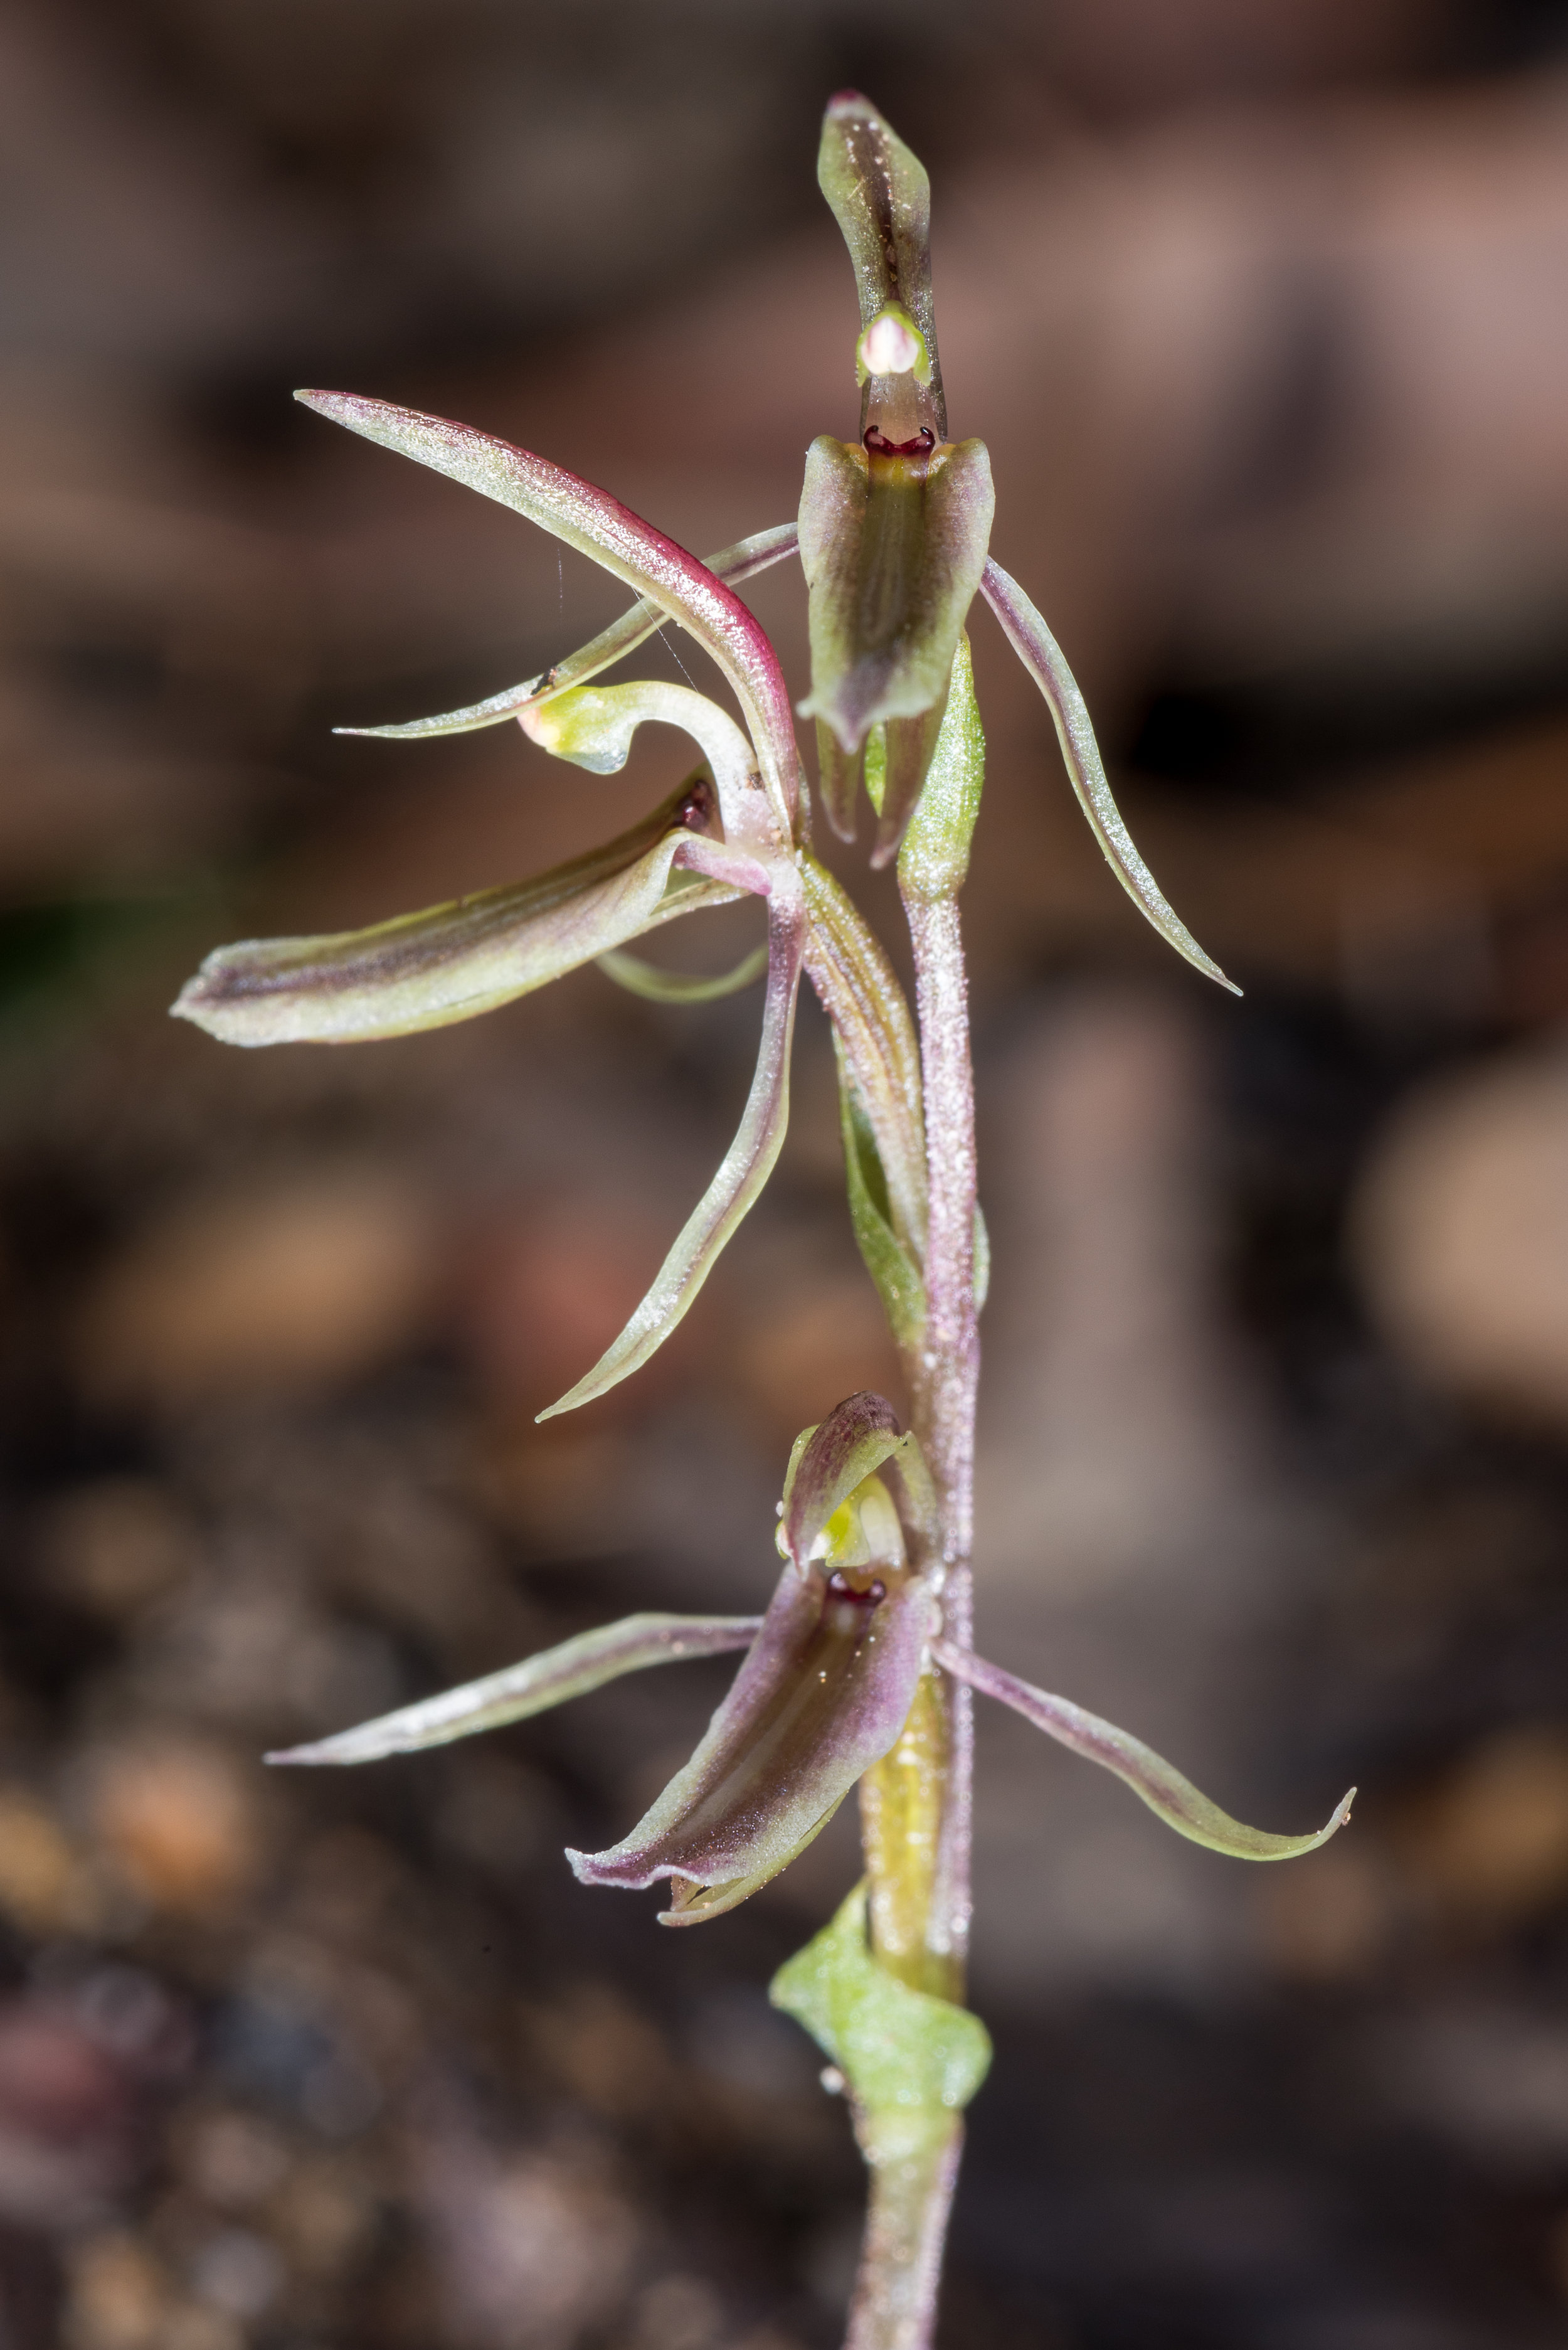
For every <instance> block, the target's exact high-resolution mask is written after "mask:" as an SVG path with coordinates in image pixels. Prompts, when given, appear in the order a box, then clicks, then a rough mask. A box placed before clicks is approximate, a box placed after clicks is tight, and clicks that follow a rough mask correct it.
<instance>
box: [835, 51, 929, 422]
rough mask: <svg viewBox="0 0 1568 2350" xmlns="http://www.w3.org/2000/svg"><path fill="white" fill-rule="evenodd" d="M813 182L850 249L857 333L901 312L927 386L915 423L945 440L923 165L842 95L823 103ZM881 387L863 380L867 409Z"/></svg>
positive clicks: (864, 101)
mask: <svg viewBox="0 0 1568 2350" xmlns="http://www.w3.org/2000/svg"><path fill="white" fill-rule="evenodd" d="M816 180H817V185H818V186H819V187H820V188H821V190H822V192H823V194H824V195H825V196H826V199H827V201H828V203H829V204H830V205H831V207H832V210H833V216H834V218H835V220H836V222H837V223H838V225H839V228H840V230H841V231H842V233H843V236H844V242H845V244H846V245H847V246H848V247H849V258H850V260H851V262H852V263H853V264H854V267H855V286H856V291H857V294H858V296H859V299H860V324H861V328H862V329H864V328H867V327H869V326H870V325H871V323H872V321H873V319H875V318H876V317H877V314H878V313H879V312H881V311H883V310H886V309H887V308H888V307H889V306H891V305H893V304H897V305H898V306H899V307H901V308H903V309H905V310H907V311H908V312H909V316H910V317H911V318H912V319H913V320H914V323H915V325H916V326H917V327H918V328H919V332H920V337H921V340H922V342H923V344H924V347H925V348H924V353H923V359H922V364H923V366H924V368H925V369H926V371H927V372H928V374H929V385H926V386H921V387H920V390H921V393H922V400H921V405H920V407H919V411H917V413H916V422H917V425H919V424H929V426H930V428H931V430H932V431H933V432H934V433H935V436H936V438H937V439H938V440H939V441H945V440H946V438H947V411H946V408H945V406H944V405H943V401H942V380H941V370H940V367H939V365H938V362H937V328H936V318H935V316H934V314H933V311H932V307H931V254H930V239H931V183H930V182H929V179H928V178H927V176H926V171H925V166H924V165H923V164H922V163H921V162H920V161H919V157H918V156H916V155H915V154H913V153H912V152H911V151H910V150H909V148H908V147H906V146H905V144H904V142H903V140H901V139H900V138H899V137H898V133H897V131H896V130H894V129H893V127H892V125H891V124H890V123H889V122H888V120H886V118H885V117H884V116H883V115H881V114H880V113H879V112H878V111H877V108H876V107H874V106H873V105H872V103H871V101H870V99H868V98H864V97H862V95H861V93H860V92H859V91H858V90H857V89H844V90H840V91H839V93H838V95H837V97H836V98H835V99H831V100H830V101H829V104H828V108H827V111H826V115H825V116H824V118H823V124H822V144H821V147H820V148H819V150H818V151H817V160H816ZM895 380H898V379H897V378H895ZM886 385H887V379H886V378H882V377H877V376H876V375H870V376H868V380H867V386H866V390H867V406H868V407H869V406H870V405H871V403H872V401H873V400H875V398H876V395H877V393H878V392H879V391H885V388H886ZM862 429H864V420H863V421H862Z"/></svg>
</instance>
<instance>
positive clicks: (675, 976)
mask: <svg viewBox="0 0 1568 2350" xmlns="http://www.w3.org/2000/svg"><path fill="white" fill-rule="evenodd" d="M598 966H599V969H600V970H601V971H602V972H604V974H605V977H606V978H607V979H613V980H614V981H615V983H616V985H617V986H618V987H624V988H625V989H626V991H627V993H628V994H630V995H641V996H644V997H646V998H647V1000H648V1002H649V1003H717V1002H718V1001H719V999H720V997H721V996H724V995H738V994H739V993H740V992H741V990H742V988H743V987H751V986H753V984H754V983H755V982H756V981H758V980H759V979H761V977H762V975H763V972H764V971H766V969H767V967H768V951H767V949H766V947H765V946H764V947H753V950H752V951H751V953H750V954H749V955H744V956H742V959H741V961H740V962H738V963H737V964H736V965H735V968H734V970H733V971H726V972H721V973H720V975H719V976H718V978H717V979H701V978H697V977H695V976H689V975H688V974H687V973H686V972H680V971H661V970H660V969H659V966H658V964H657V963H651V962H645V961H644V959H643V957H642V956H641V955H634V954H627V953H625V952H623V951H622V950H621V949H620V948H619V947H616V948H614V949H612V951H610V953H608V954H602V955H600V956H599V957H598Z"/></svg>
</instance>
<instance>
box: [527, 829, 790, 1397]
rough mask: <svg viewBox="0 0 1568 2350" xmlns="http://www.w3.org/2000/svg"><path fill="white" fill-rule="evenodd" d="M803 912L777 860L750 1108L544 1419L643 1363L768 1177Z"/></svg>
mask: <svg viewBox="0 0 1568 2350" xmlns="http://www.w3.org/2000/svg"><path fill="white" fill-rule="evenodd" d="M804 938H805V910H804V908H803V906H802V904H801V901H800V896H799V891H798V888H797V886H796V884H795V880H794V873H793V870H792V869H791V868H789V867H787V866H781V867H780V868H778V870H777V872H776V873H775V875H774V891H773V895H772V896H771V898H770V899H769V900H768V993H767V1001H766V1003H765V1004H764V1006H763V1035H762V1044H761V1046H760V1048H759V1051H758V1054H757V1066H756V1073H755V1075H754V1076H753V1079H752V1090H751V1093H750V1095H749V1097H748V1098H747V1102H746V1107H745V1111H744V1113H743V1115H742V1119H741V1123H740V1127H739V1129H738V1131H737V1132H736V1135H735V1139H734V1140H733V1142H732V1144H731V1145H730V1148H729V1149H728V1151H727V1152H726V1153H725V1156H724V1159H723V1163H722V1166H721V1167H720V1169H719V1171H718V1173H717V1174H716V1175H715V1176H714V1178H713V1180H712V1182H711V1184H710V1185H709V1187H708V1189H707V1191H705V1192H704V1194H703V1196H702V1198H701V1201H699V1202H698V1204H697V1206H696V1208H695V1209H694V1210H693V1211H692V1213H691V1216H690V1218H689V1219H688V1221H687V1222H686V1224H685V1226H684V1228H683V1229H682V1231H681V1232H680V1237H679V1239H678V1240H677V1241H676V1243H675V1245H674V1247H673V1248H672V1249H671V1250H670V1254H669V1255H668V1256H667V1257H666V1258H665V1260H664V1263H662V1265H660V1267H659V1273H658V1275H657V1277H656V1279H655V1281H654V1284H653V1286H652V1288H651V1289H650V1290H649V1293H648V1295H647V1296H646V1297H645V1298H644V1299H643V1301H642V1303H641V1305H639V1307H638V1309H637V1311H636V1313H635V1314H634V1315H632V1317H631V1319H630V1321H629V1322H628V1324H627V1326H626V1328H625V1329H624V1330H623V1331H622V1332H621V1334H620V1336H619V1337H618V1339H617V1340H616V1342H615V1344H614V1346H612V1347H610V1348H609V1349H608V1351H607V1353H606V1354H605V1355H604V1356H602V1357H601V1358H600V1359H599V1361H598V1362H597V1363H596V1364H595V1366H594V1367H593V1369H592V1370H591V1371H589V1372H588V1374H587V1377H586V1378H581V1379H579V1380H578V1381H577V1384H576V1387H575V1388H572V1389H571V1391H570V1393H569V1394H567V1395H564V1396H563V1397H562V1398H561V1399H560V1401H559V1402H558V1403H553V1404H551V1406H550V1407H549V1409H548V1410H546V1411H542V1412H541V1413H540V1414H539V1418H540V1419H555V1418H556V1414H557V1413H558V1412H563V1411H575V1410H576V1409H577V1407H578V1406H579V1405H580V1404H585V1403H591V1402H592V1401H593V1399H594V1398H595V1397H596V1396H601V1395H603V1394H605V1393H606V1391H607V1389H608V1388H613V1387H615V1386H616V1385H617V1384H618V1381H620V1380H621V1379H624V1378H628V1376H629V1374H630V1373H631V1372H633V1371H635V1370H637V1369H638V1368H639V1367H640V1365H642V1364H643V1363H645V1362H647V1360H648V1358H649V1356H650V1355H652V1354H653V1353H655V1352H656V1351H657V1349H658V1348H659V1347H661V1346H662V1345H663V1344H664V1341H665V1340H666V1338H668V1337H669V1336H670V1332H671V1330H673V1329H674V1327H675V1326H676V1324H677V1323H678V1322H679V1321H680V1319H681V1318H682V1316H683V1315H685V1314H686V1312H687V1310H688V1308H689V1307H690V1306H691V1303H692V1300H693V1299H694V1298H695V1297H696V1295H697V1293H698V1291H699V1290H700V1289H701V1286H702V1284H703V1283H704V1282H705V1281H706V1280H707V1278H708V1275H709V1274H711V1272H712V1270H713V1267H714V1265H715V1264H716V1263H718V1260H719V1257H720V1254H721V1253H722V1250H723V1248H724V1246H725V1244H726V1243H727V1242H728V1241H729V1240H730V1239H731V1237H732V1234H733V1233H734V1232H735V1230H736V1228H737V1226H738V1225H739V1224H740V1223H741V1222H742V1218H743V1217H744V1216H745V1214H746V1212H747V1211H748V1210H749V1209H750V1208H751V1207H752V1206H753V1202H754V1201H755V1200H756V1198H757V1195H758V1193H759V1192H760V1191H762V1188H763V1184H764V1183H765V1182H766V1181H767V1180H768V1177H769V1176H770V1175H771V1174H772V1172H773V1169H774V1160H775V1159H777V1157H778V1155H779V1151H780V1149H781V1148H782V1147H783V1144H784V1128H785V1127H786V1126H787V1124H788V1122H789V1057H790V1042H791V1039H792V1037H793V1035H794V1007H795V998H796V996H797V995H798V993H799V992H800V971H801V951H802V946H803V942H804Z"/></svg>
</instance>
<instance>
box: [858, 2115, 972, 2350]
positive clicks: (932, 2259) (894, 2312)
mask: <svg viewBox="0 0 1568 2350" xmlns="http://www.w3.org/2000/svg"><path fill="white" fill-rule="evenodd" d="M862 2151H863V2153H864V2154H865V2156H866V2160H867V2166H868V2167H869V2169H870V2173H871V2197H870V2203H869V2206H868V2209H867V2214H866V2238H865V2241H864V2243H863V2244H862V2246H861V2251H860V2270H859V2274H858V2275H857V2278H856V2281H855V2298H854V2300H853V2301H852V2302H851V2303H850V2305H849V2331H848V2333H847V2334H846V2337H845V2345H844V2350H924V2345H926V2344H927V2343H929V2340H930V2337H931V2326H932V2323H933V2321H934V2319H935V2316H936V2309H937V2289H938V2286H939V2284H940V2281H941V2265H942V2245H943V2242H944V2241H945V2239H946V2235H947V2225H948V2212H949V2210H950V2208H951V2204H952V2198H953V2185H954V2181H955V2180H956V2179H957V2178H958V2167H959V2158H960V2157H961V2154H962V2151H963V2121H962V2117H961V2116H960V2115H958V2114H952V2115H949V2116H945V2117H944V2119H943V2121H942V2122H941V2123H940V2124H939V2125H938V2126H936V2127H935V2128H934V2129H931V2130H929V2131H925V2132H921V2133H919V2135H913V2134H911V2135H910V2136H909V2137H908V2138H907V2139H906V2140H905V2141H904V2142H903V2143H898V2144H890V2145H888V2146H887V2147H878V2146H877V2145H876V2144H875V2143H872V2144H867V2143H865V2142H864V2141H863V2142H862Z"/></svg>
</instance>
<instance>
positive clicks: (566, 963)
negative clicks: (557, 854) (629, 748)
mask: <svg viewBox="0 0 1568 2350" xmlns="http://www.w3.org/2000/svg"><path fill="white" fill-rule="evenodd" d="M712 812H713V795H712V786H711V784H709V783H708V782H707V780H706V778H704V777H695V778H693V779H692V780H691V781H690V782H688V783H687V784H685V785H682V787H681V789H680V791H678V792H676V793H673V794H672V795H671V796H670V798H669V799H668V800H667V801H666V802H665V804H664V806H662V807H660V808H658V809H656V810H655V812H654V813H653V815H652V816H649V817H647V818H646V819H645V821H644V822H643V823H642V824H640V825H638V826H637V827H634V828H633V830H631V831H630V832H626V833H623V834H622V835H621V836H620V837H619V838H618V840H612V841H609V842H607V844H606V845H605V847H602V848H596V849H591V850H590V851H589V852H588V854H587V856H586V857H576V858H572V859H571V860H570V861H569V862H568V863H567V864H565V865H557V866H556V867H555V868H554V869H553V870H552V871H550V872H548V873H543V874H540V875H539V876H538V877H537V878H536V879H535V880H532V881H524V882H520V883H517V884H515V885H514V886H512V887H510V888H507V889H485V890H482V891H480V892H479V893H478V894H477V895H476V896H474V897H472V898H459V899H456V900H455V901H454V902H453V903H452V904H451V905H447V906H432V907H430V908H428V909H427V910H425V911H424V912H423V913H419V914H402V915H399V916H398V917H397V918H396V919H395V920H392V921H389V922H378V923H376V924H374V925H373V926H372V927H371V928H370V929H369V930H367V931H337V932H333V933H331V934H329V935H328V936H327V937H324V938H306V939H252V940H246V941H244V942H243V943H241V944H240V945H237V946H230V947H220V948H219V949H218V950H217V951H216V952H215V953H213V954H210V955H209V956H208V957H207V959H206V961H205V962H203V963H202V967H201V970H200V971H199V972H197V973H196V976H195V977H194V979H192V980H190V981H189V982H188V983H186V985H185V987H184V989H183V990H182V993H181V994H180V996H179V999H178V1001H177V1002H176V1003H175V1004H174V1006H173V1011H174V1014H175V1016H176V1018H178V1019H181V1020H190V1021H193V1022H194V1023H195V1024H196V1026H197V1027H199V1028H204V1029H205V1030H206V1031H207V1033H208V1034H209V1035H213V1036H216V1037H218V1038H219V1039H221V1041H222V1042H223V1043H224V1044H227V1045H285V1044H348V1043H357V1042H360V1041H362V1040H365V1039H368V1038H371V1037H380V1036H404V1035H410V1034H411V1033H413V1032H414V1031H415V1030H418V1029H421V1028H439V1027H442V1026H445V1025H446V1024H448V1023H450V1022H452V1021H454V1020H467V1019H471V1018H472V1016H473V1015H474V1014H477V1013H481V1012H489V1011H492V1010H493V1009H494V1007H495V1006H496V1005H498V1004H502V1003H511V1002H512V1001H513V999H514V997H516V996H519V995H526V994H528V993H531V992H532V990H533V989H535V988H536V987H543V986H545V984H546V983H548V982H549V981H550V980H553V979H559V978H560V977H561V976H562V975H563V973H564V972H568V971H574V970H576V967H577V965H578V964H579V963H585V962H592V961H593V960H594V958H595V957H596V956H597V955H601V954H603V953H605V952H606V951H607V949H609V948H612V947H618V946H621V945H623V944H624V943H625V942H626V941H627V940H628V939H634V938H638V937H639V936H640V935H641V934H642V932H644V931H648V930H650V929H653V928H654V927H656V926H657V925H658V924H659V923H661V922H664V921H668V920H671V919H672V918H673V917H674V916H676V915H679V914H686V913H691V912H695V911H696V910H697V909H698V907H700V906H704V905H714V904H722V903H724V902H726V901H727V900H728V899H730V898H732V896H733V895H734V894H735V891H734V889H733V887H732V885H730V884H726V883H724V882H722V881H715V880H713V879H706V878H703V877H701V876H698V875H691V876H688V875H686V874H684V873H676V872H673V871H672V868H674V867H675V865H676V863H677V860H678V858H680V853H681V851H682V850H683V849H685V848H686V847H688V846H689V845H691V846H695V845H696V843H697V840H698V838H699V836H698V835H696V834H694V833H693V832H691V830H690V829H689V828H688V827H687V825H686V824H684V823H683V822H682V821H681V819H682V816H689V817H692V818H694V819H695V820H696V821H699V822H706V821H709V820H711V816H712ZM715 846H717V844H715Z"/></svg>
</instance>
